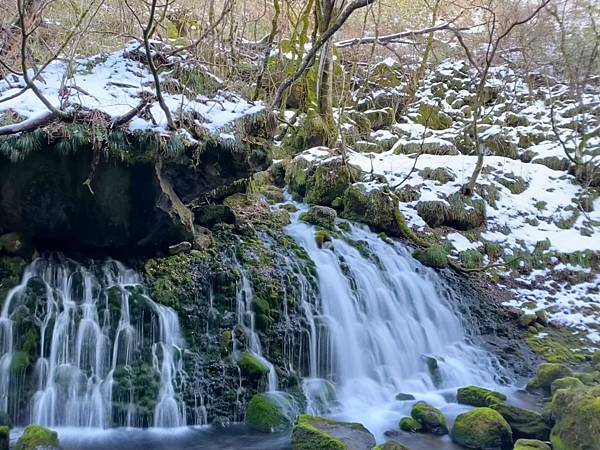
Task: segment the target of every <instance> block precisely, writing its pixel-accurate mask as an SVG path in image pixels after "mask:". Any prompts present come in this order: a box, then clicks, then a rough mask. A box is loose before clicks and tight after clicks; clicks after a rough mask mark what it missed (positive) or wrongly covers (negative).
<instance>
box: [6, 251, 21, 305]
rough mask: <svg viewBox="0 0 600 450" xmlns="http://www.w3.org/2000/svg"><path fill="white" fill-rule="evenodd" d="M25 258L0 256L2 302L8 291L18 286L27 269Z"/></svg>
mask: <svg viewBox="0 0 600 450" xmlns="http://www.w3.org/2000/svg"><path fill="white" fill-rule="evenodd" d="M26 265H27V264H26V263H25V260H24V259H23V258H20V257H18V256H0V302H3V301H4V299H5V298H6V295H7V294H8V291H9V290H11V289H12V288H13V287H15V286H17V285H18V284H19V282H20V281H21V276H22V275H23V272H24V271H25V266H26Z"/></svg>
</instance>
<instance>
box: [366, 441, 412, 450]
mask: <svg viewBox="0 0 600 450" xmlns="http://www.w3.org/2000/svg"><path fill="white" fill-rule="evenodd" d="M373 450H409V448H408V447H405V446H404V445H402V444H400V443H398V442H396V441H387V442H386V443H384V444H381V445H378V446H377V447H373Z"/></svg>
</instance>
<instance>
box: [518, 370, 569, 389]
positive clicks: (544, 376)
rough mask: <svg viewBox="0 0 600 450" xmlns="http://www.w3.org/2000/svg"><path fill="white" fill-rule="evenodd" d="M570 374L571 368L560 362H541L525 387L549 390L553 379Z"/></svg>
mask: <svg viewBox="0 0 600 450" xmlns="http://www.w3.org/2000/svg"><path fill="white" fill-rule="evenodd" d="M572 374H573V372H572V371H571V369H569V368H568V367H567V366H564V365H562V364H557V363H543V364H540V365H539V367H538V370H537V374H536V375H535V377H534V378H533V379H532V380H531V381H530V382H529V383H528V384H527V389H545V390H547V391H548V392H549V391H550V388H551V386H552V383H553V382H554V381H555V380H558V379H559V378H564V377H568V376H571V375H572Z"/></svg>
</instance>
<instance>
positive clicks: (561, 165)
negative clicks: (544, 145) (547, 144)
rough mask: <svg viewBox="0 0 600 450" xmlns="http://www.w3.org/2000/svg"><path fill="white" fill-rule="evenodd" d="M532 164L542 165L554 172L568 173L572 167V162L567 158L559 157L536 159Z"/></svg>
mask: <svg viewBox="0 0 600 450" xmlns="http://www.w3.org/2000/svg"><path fill="white" fill-rule="evenodd" d="M531 163H532V164H541V165H542V166H546V167H547V168H549V169H552V170H560V171H567V170H568V169H569V167H570V166H571V162H570V161H569V160H568V159H567V158H561V157H559V156H546V157H544V158H535V159H533V161H531Z"/></svg>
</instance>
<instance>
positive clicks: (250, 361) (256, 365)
mask: <svg viewBox="0 0 600 450" xmlns="http://www.w3.org/2000/svg"><path fill="white" fill-rule="evenodd" d="M238 365H239V367H240V370H241V371H242V373H243V374H244V375H245V376H247V377H250V378H260V377H264V376H265V375H267V374H268V373H269V368H268V367H267V366H265V365H264V364H263V363H262V362H261V361H260V360H259V359H258V358H257V357H256V356H254V355H253V354H252V353H250V352H243V353H242V354H241V355H240V357H239V359H238Z"/></svg>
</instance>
